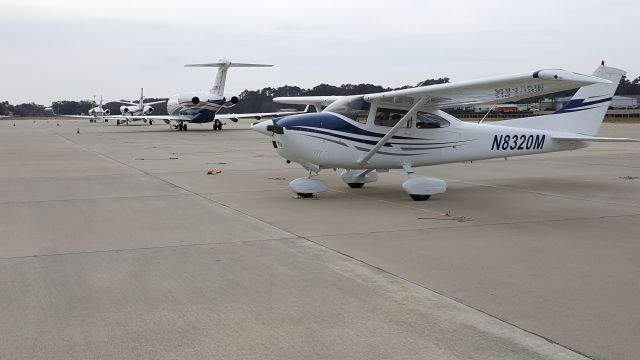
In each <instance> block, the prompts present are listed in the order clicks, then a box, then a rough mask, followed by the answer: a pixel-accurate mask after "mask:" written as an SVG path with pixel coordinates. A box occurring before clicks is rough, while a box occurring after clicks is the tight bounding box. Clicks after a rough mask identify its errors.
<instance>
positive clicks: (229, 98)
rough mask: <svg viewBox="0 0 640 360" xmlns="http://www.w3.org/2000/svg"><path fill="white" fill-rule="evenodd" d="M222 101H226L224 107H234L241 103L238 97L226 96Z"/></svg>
mask: <svg viewBox="0 0 640 360" xmlns="http://www.w3.org/2000/svg"><path fill="white" fill-rule="evenodd" d="M222 99H223V101H224V107H232V106H234V105H236V104H237V103H238V102H239V101H240V99H238V97H237V96H225V97H223V98H222Z"/></svg>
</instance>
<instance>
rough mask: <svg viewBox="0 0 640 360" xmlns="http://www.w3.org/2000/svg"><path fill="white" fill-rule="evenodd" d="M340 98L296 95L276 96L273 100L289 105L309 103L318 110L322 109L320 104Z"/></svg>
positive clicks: (327, 104)
mask: <svg viewBox="0 0 640 360" xmlns="http://www.w3.org/2000/svg"><path fill="white" fill-rule="evenodd" d="M340 98H342V96H297V97H277V98H274V99H273V102H275V103H280V104H289V105H307V106H309V105H311V106H314V107H315V108H316V109H317V110H318V111H320V110H321V109H322V106H325V107H326V106H329V105H331V104H332V103H333V102H334V101H336V100H338V99H340Z"/></svg>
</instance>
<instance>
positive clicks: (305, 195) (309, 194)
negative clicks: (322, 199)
mask: <svg viewBox="0 0 640 360" xmlns="http://www.w3.org/2000/svg"><path fill="white" fill-rule="evenodd" d="M297 194H298V196H300V197H301V198H304V199H308V198H310V197H313V193H297Z"/></svg>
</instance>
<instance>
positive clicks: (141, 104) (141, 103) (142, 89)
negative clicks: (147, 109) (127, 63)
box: [138, 88, 144, 109]
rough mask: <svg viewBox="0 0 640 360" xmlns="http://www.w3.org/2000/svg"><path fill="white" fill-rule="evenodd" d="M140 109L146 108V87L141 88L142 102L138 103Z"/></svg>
mask: <svg viewBox="0 0 640 360" xmlns="http://www.w3.org/2000/svg"><path fill="white" fill-rule="evenodd" d="M138 106H139V107H140V109H143V108H144V88H140V102H139V103H138Z"/></svg>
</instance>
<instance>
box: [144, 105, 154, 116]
mask: <svg viewBox="0 0 640 360" xmlns="http://www.w3.org/2000/svg"><path fill="white" fill-rule="evenodd" d="M142 111H143V112H144V113H145V115H149V114H151V113H152V112H153V107H151V106H145V107H144V109H143V110H142Z"/></svg>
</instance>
